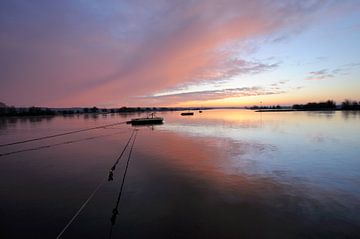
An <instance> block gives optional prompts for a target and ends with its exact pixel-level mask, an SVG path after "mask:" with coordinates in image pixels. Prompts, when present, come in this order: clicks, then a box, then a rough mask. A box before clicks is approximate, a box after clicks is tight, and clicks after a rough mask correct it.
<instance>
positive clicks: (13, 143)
mask: <svg viewBox="0 0 360 239" xmlns="http://www.w3.org/2000/svg"><path fill="white" fill-rule="evenodd" d="M125 123H126V121H123V122H118V123H114V124H108V125H101V126H96V127H91V128H86V129H79V130H74V131H70V132H66V133H60V134H53V135H48V136H43V137H39V138H32V139H26V140H21V141H16V142H11V143H6V144H0V147H5V146H10V145H16V144H23V143H28V142H33V141H38V140H44V139H50V138H55V137H60V136H65V135H69V134H76V133H80V132H84V131H90V130H95V129H101V128H106V127H110V126H115V125H119V124H125Z"/></svg>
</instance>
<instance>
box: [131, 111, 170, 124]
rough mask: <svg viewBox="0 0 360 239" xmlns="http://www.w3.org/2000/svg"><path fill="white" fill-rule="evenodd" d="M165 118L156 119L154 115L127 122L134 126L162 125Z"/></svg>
mask: <svg viewBox="0 0 360 239" xmlns="http://www.w3.org/2000/svg"><path fill="white" fill-rule="evenodd" d="M163 121H164V118H162V117H155V114H154V113H151V114H149V115H148V116H147V117H146V118H135V119H131V120H129V121H127V122H126V123H127V124H132V125H151V124H162V123H163Z"/></svg>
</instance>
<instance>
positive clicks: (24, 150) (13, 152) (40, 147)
mask: <svg viewBox="0 0 360 239" xmlns="http://www.w3.org/2000/svg"><path fill="white" fill-rule="evenodd" d="M124 132H125V131H120V132H116V133H113V134H103V135H99V136H93V137H88V138H83V139H78V140H69V141H64V142H61V143H57V144H47V145H41V146H38V147H33V148H26V149H20V150H16V151H11V152H6V153H0V157H2V156H8V155H12V154H18V153H24V152H29V151H36V150H41V149H47V148H52V147H56V146H60V145H65V144H73V143H79V142H82V141H87V140H93V139H98V138H103V137H108V136H112V135H117V134H122V133H124Z"/></svg>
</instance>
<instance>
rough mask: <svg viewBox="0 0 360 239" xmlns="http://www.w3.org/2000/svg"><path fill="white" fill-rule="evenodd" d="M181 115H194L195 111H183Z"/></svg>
mask: <svg viewBox="0 0 360 239" xmlns="http://www.w3.org/2000/svg"><path fill="white" fill-rule="evenodd" d="M181 115H182V116H184V115H194V112H182V113H181Z"/></svg>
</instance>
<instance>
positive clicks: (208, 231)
mask: <svg viewBox="0 0 360 239" xmlns="http://www.w3.org/2000/svg"><path fill="white" fill-rule="evenodd" d="M157 115H158V116H162V117H164V118H165V123H164V124H163V125H157V126H153V127H138V128H137V129H139V130H138V131H137V138H136V141H135V144H134V148H133V152H132V155H131V159H130V162H129V168H128V171H127V176H126V180H125V184H124V188H123V191H122V195H121V199H120V202H119V205H118V212H119V214H118V215H117V217H116V221H115V223H114V225H113V226H112V224H111V221H110V219H111V216H112V211H113V208H114V207H116V203H117V197H118V194H119V191H120V186H121V181H122V176H123V173H124V169H125V166H126V159H127V157H128V154H129V149H128V150H127V151H126V152H125V154H124V157H123V158H122V159H121V161H120V162H119V164H118V165H117V167H116V170H115V171H114V180H113V181H110V182H108V181H107V176H108V172H109V169H110V168H111V166H112V165H113V164H114V162H115V160H116V158H117V157H118V156H119V154H120V153H121V151H122V149H123V148H124V146H125V144H126V142H127V140H128V139H129V136H130V134H131V133H132V130H133V127H131V126H129V125H126V124H122V125H119V126H113V127H108V128H103V129H98V130H93V131H87V132H82V133H78V134H73V135H68V136H63V137H57V138H52V139H47V140H43V141H36V142H29V143H26V144H22V145H14V146H7V147H1V148H0V154H4V153H9V152H15V151H19V150H28V149H34V148H37V147H41V146H48V147H46V148H39V149H35V150H31V151H24V152H18V153H16V152H15V153H13V154H10V155H4V156H1V157H0V237H1V238H25V237H26V238H56V236H57V235H58V234H59V233H60V231H61V230H62V229H63V228H64V227H65V225H66V224H67V223H68V222H69V220H70V219H71V218H72V216H73V215H74V214H75V213H76V211H77V210H78V209H79V207H80V206H81V205H82V204H83V202H84V201H85V200H86V199H87V198H88V197H89V195H90V194H91V193H92V192H93V191H94V190H95V188H96V187H97V186H98V185H99V184H100V183H101V182H103V181H102V180H104V179H105V181H104V183H103V184H102V185H101V187H100V188H99V190H98V191H97V192H96V194H95V195H94V197H93V198H91V200H90V201H89V203H88V204H87V205H86V207H85V208H84V210H83V211H82V212H81V213H80V215H79V216H78V217H77V218H76V219H75V220H74V222H73V223H72V224H71V225H70V226H69V227H68V229H67V230H66V231H65V233H64V234H63V236H62V237H61V238H109V237H112V238H358V237H359V235H360V187H359V185H360V157H359V155H360V147H359V145H360V144H359V143H360V134H359V132H360V114H359V113H356V112H273V113H271V112H266V113H256V112H252V111H247V110H208V111H203V113H201V114H200V113H197V112H196V113H195V115H194V116H187V117H185V116H180V112H164V113H158V114H157ZM137 116H138V115H137V114H135V115H118V114H114V115H110V114H109V115H98V116H97V117H92V116H79V117H77V116H75V117H54V118H1V119H0V144H3V143H8V142H12V141H17V140H23V139H28V138H34V137H41V136H45V135H51V134H57V133H63V132H68V131H71V130H77V129H82V128H87V127H94V126H100V125H106V124H111V123H114V122H122V121H125V120H127V119H129V118H132V117H137Z"/></svg>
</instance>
